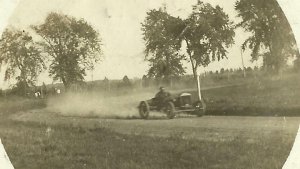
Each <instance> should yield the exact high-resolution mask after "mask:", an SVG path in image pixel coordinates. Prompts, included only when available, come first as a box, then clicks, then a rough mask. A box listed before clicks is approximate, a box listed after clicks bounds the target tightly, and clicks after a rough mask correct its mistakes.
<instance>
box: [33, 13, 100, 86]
mask: <svg viewBox="0 0 300 169" xmlns="http://www.w3.org/2000/svg"><path fill="white" fill-rule="evenodd" d="M32 28H33V29H34V30H35V32H36V33H37V34H38V35H40V37H41V38H42V39H43V40H42V41H40V43H39V44H40V45H41V46H42V48H43V51H44V52H45V53H47V54H48V55H49V56H50V58H51V59H50V60H51V63H50V67H49V72H50V76H52V77H53V79H54V80H61V81H62V82H63V84H64V86H65V88H66V89H68V88H70V87H71V85H72V84H76V83H80V82H82V81H83V80H84V76H85V75H86V70H92V69H94V64H95V63H96V62H98V61H99V60H100V56H101V51H102V50H101V39H100V38H99V33H98V32H97V31H96V30H95V29H94V28H93V27H92V26H91V25H89V24H88V23H87V22H86V21H85V20H83V19H80V20H77V19H76V18H74V17H71V16H68V15H63V14H58V13H54V12H52V13H50V14H49V15H48V16H47V17H46V19H45V21H44V23H43V24H41V25H36V26H32Z"/></svg>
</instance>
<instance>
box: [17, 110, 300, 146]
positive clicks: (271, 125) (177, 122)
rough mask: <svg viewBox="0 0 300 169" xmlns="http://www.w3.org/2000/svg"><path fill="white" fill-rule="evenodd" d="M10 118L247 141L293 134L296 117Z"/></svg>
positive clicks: (26, 114) (40, 114) (25, 115)
mask: <svg viewBox="0 0 300 169" xmlns="http://www.w3.org/2000/svg"><path fill="white" fill-rule="evenodd" d="M11 118H12V119H13V120H17V121H25V122H32V121H33V122H38V123H46V124H47V125H49V126H51V125H57V124H64V125H72V126H80V127H84V128H100V127H101V128H107V129H109V130H113V131H115V132H118V133H123V134H135V135H147V136H160V137H170V136H171V137H172V136H174V137H181V138H188V139H190V138H192V139H199V140H211V141H214V140H216V141H220V140H221V141H222V140H224V141H226V140H232V139H235V138H238V137H243V138H246V139H247V140H248V141H249V142H251V141H252V140H255V139H256V138H257V137H261V136H268V135H269V134H274V133H275V135H282V136H286V135H290V136H294V135H295V134H296V133H297V130H298V126H299V123H300V118H299V117H245V116H204V117H195V116H179V117H176V118H175V119H172V120H169V119H167V118H166V117H165V116H164V115H159V114H157V115H153V116H151V117H150V119H148V120H142V119H138V118H125V117H124V118H99V117H95V118H84V117H71V116H69V117H66V116H61V115H59V114H54V113H50V112H41V110H37V111H31V112H20V113H18V114H15V115H13V116H11Z"/></svg>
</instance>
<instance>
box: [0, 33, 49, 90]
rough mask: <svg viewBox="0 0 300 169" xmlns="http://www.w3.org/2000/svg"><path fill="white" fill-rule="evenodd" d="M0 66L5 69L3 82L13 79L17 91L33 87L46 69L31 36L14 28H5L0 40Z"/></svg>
mask: <svg viewBox="0 0 300 169" xmlns="http://www.w3.org/2000/svg"><path fill="white" fill-rule="evenodd" d="M0 64H1V65H2V66H5V68H6V70H5V76H4V80H10V79H12V78H15V79H16V81H17V85H16V86H17V88H18V89H19V91H24V90H25V89H26V88H28V87H31V86H34V85H35V82H36V78H37V77H38V75H39V74H40V73H41V72H42V71H43V70H44V69H45V68H46V67H45V63H44V57H42V55H41V51H40V50H39V49H38V47H37V45H36V43H35V42H34V41H33V39H32V36H30V35H29V33H28V32H25V31H24V30H23V31H21V30H16V29H14V28H7V29H6V30H5V31H4V32H3V34H2V37H1V39H0ZM24 92H25V91H24Z"/></svg>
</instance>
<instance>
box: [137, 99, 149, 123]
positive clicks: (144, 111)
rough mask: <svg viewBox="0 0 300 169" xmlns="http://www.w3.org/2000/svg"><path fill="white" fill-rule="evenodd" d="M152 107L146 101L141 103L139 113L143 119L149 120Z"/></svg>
mask: <svg viewBox="0 0 300 169" xmlns="http://www.w3.org/2000/svg"><path fill="white" fill-rule="evenodd" d="M149 112H150V107H149V104H148V103H147V102H146V101H141V103H140V105H139V113H140V116H141V118H142V119H147V118H148V117H149Z"/></svg>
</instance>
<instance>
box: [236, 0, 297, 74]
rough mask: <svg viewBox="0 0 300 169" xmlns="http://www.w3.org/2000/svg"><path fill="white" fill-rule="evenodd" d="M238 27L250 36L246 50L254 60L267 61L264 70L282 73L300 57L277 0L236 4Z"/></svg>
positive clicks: (260, 0)
mask: <svg viewBox="0 0 300 169" xmlns="http://www.w3.org/2000/svg"><path fill="white" fill-rule="evenodd" d="M235 9H236V11H237V12H238V17H240V18H241V19H242V21H241V22H240V23H238V24H237V25H236V26H237V27H242V28H243V29H244V30H245V31H247V32H250V33H251V36H250V37H249V38H248V39H246V40H245V42H244V43H243V45H242V49H243V50H245V49H246V48H249V49H251V50H252V54H251V55H252V60H253V61H255V60H258V59H259V58H260V57H263V64H264V67H266V69H267V70H268V71H270V72H274V73H278V72H279V71H280V70H281V69H282V68H284V67H285V65H286V63H287V60H288V58H291V57H295V56H296V55H299V51H298V49H297V46H296V41H295V37H294V34H293V32H292V29H291V27H290V24H289V22H288V20H287V18H286V17H285V15H284V13H283V11H282V9H281V8H280V6H279V4H278V2H277V1H276V0H251V1H249V0H239V1H237V2H236V4H235Z"/></svg>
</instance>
